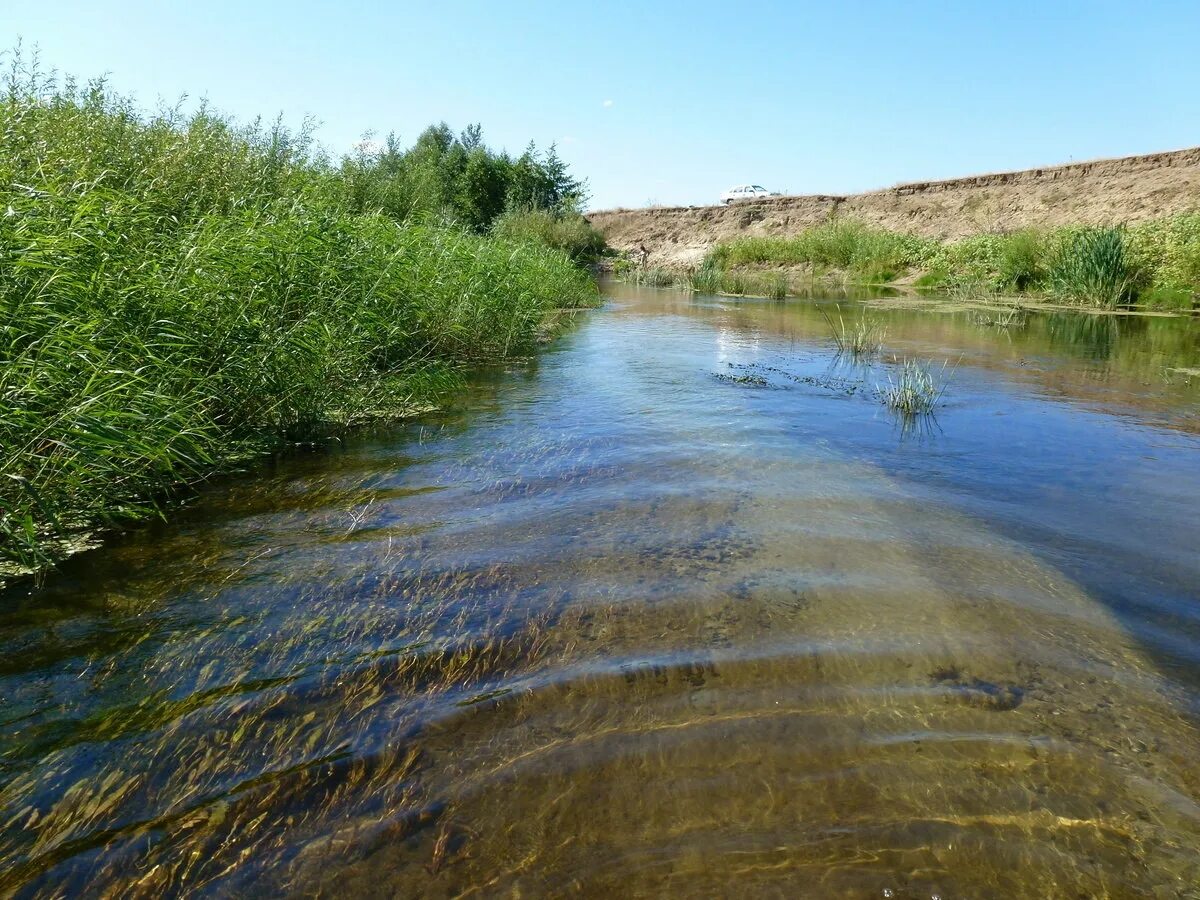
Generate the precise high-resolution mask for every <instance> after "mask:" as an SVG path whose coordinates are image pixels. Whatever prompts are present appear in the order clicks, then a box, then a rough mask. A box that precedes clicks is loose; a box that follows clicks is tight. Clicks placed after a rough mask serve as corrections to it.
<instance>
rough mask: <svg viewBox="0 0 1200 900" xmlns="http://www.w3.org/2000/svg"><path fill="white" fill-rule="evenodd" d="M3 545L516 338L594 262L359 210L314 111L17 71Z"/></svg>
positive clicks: (36, 563) (4, 265) (99, 516)
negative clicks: (319, 145) (305, 123)
mask: <svg viewBox="0 0 1200 900" xmlns="http://www.w3.org/2000/svg"><path fill="white" fill-rule="evenodd" d="M0 133H2V134H3V135H4V139H3V141H0V352H2V353H3V358H4V365H3V366H2V367H0V397H3V403H2V404H0V565H7V567H8V570H9V571H10V572H11V571H14V570H30V569H37V568H38V567H40V566H44V565H45V564H47V563H49V562H51V561H53V560H54V559H55V558H57V557H58V556H60V555H62V553H64V552H66V551H68V550H69V549H70V548H71V546H72V544H73V542H76V541H78V540H80V539H81V536H82V535H83V534H85V533H86V532H88V531H89V530H91V529H94V528H96V527H99V526H105V525H112V524H117V523H120V522H124V521H128V520H130V519H137V518H143V517H145V516H148V515H153V514H155V513H156V512H158V511H159V510H160V509H161V507H162V504H163V501H164V500H165V499H167V498H169V496H170V492H171V491H172V490H173V489H175V488H177V487H179V486H181V485H187V484H190V483H193V482H196V481H198V480H201V479H203V478H205V477H207V476H208V475H209V474H211V473H213V472H215V471H218V470H220V469H222V468H227V467H228V466H230V465H232V464H236V463H237V462H238V461H239V460H241V459H244V458H245V457H247V456H248V455H250V454H256V453H261V452H264V451H267V450H270V449H273V448H277V447H279V446H282V445H283V444H285V443H288V442H295V441H308V440H313V439H314V438H319V437H321V436H322V435H324V434H326V433H327V432H328V431H329V430H330V429H333V428H338V427H342V426H345V425H347V424H350V423H354V422H357V421H362V420H364V419H369V418H374V417H379V416H394V415H400V414H403V413H406V412H410V411H412V410H414V409H419V408H422V407H424V406H427V405H428V403H429V402H430V401H431V399H435V398H436V397H438V396H439V395H440V394H441V393H442V392H443V391H445V390H446V389H448V388H450V387H452V386H454V385H455V384H457V383H458V382H459V380H460V376H459V375H458V371H459V370H460V369H461V367H462V366H464V365H467V364H471V363H478V362H486V361H489V360H495V359H499V358H503V357H506V356H510V355H513V354H520V353H526V352H528V351H529V350H531V349H532V348H533V346H534V345H535V343H536V340H537V338H538V336H539V333H540V331H541V329H542V326H543V323H544V322H545V321H546V319H547V316H548V314H549V313H551V312H552V311H553V310H554V309H555V308H557V307H574V306H580V305H586V304H589V303H591V302H593V300H594V296H595V288H594V285H593V283H592V281H591V279H590V278H589V276H588V275H587V273H586V272H585V271H583V270H582V269H580V268H578V267H576V266H574V265H573V264H572V263H571V261H570V260H569V259H568V257H567V256H566V255H565V254H564V253H562V252H560V251H558V250H556V249H553V248H550V247H547V246H545V245H544V244H538V243H533V242H530V241H525V240H522V241H510V240H505V239H499V238H493V237H485V236H481V235H478V234H474V233H470V232H468V231H466V230H460V229H458V228H454V227H425V226H417V225H411V224H406V223H402V222H397V221H396V220H394V219H392V218H390V217H388V216H386V215H383V214H380V213H371V212H353V211H352V207H351V205H350V204H349V202H348V201H347V200H346V196H345V193H346V192H345V185H344V183H343V181H342V176H341V175H340V174H339V173H338V172H337V170H336V169H334V168H332V167H331V166H330V165H328V164H327V163H325V162H324V161H323V160H322V159H321V158H320V157H319V156H317V155H315V154H314V153H313V152H312V150H311V146H310V142H309V140H308V138H307V136H306V134H305V133H304V132H300V133H292V132H288V131H287V130H285V129H283V128H281V127H279V126H275V127H270V128H264V127H262V126H260V125H254V126H250V127H239V126H235V125H234V124H232V123H230V122H228V121H226V120H224V119H222V118H220V117H217V116H214V115H213V114H211V112H209V111H208V110H207V109H205V108H201V110H200V111H198V112H197V113H196V114H194V115H192V116H190V117H187V118H184V117H182V116H180V115H178V113H177V112H174V111H167V112H164V113H161V114H159V115H156V116H151V117H145V116H143V115H142V114H141V113H140V112H139V111H138V110H136V109H135V108H134V107H133V106H132V105H131V104H130V102H129V101H127V100H125V99H123V98H120V97H116V96H114V95H112V94H111V93H110V92H108V91H107V90H106V89H105V88H104V86H103V85H102V84H99V83H93V84H90V85H88V86H86V87H79V86H77V85H74V84H72V83H67V84H66V85H64V86H62V87H58V86H56V85H54V84H52V83H49V82H48V81H47V80H46V79H44V78H42V77H41V76H40V75H39V74H38V73H37V72H36V70H34V71H32V72H31V71H28V70H20V69H19V68H18V70H17V71H16V72H15V73H14V74H13V75H12V76H10V77H9V79H8V82H7V85H6V93H5V94H4V95H3V96H0Z"/></svg>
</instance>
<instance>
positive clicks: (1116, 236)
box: [1050, 228, 1136, 306]
mask: <svg viewBox="0 0 1200 900" xmlns="http://www.w3.org/2000/svg"><path fill="white" fill-rule="evenodd" d="M1134 280H1135V273H1134V271H1133V269H1132V267H1131V264H1130V260H1129V255H1128V253H1127V252H1126V250H1125V233H1124V231H1122V230H1121V229H1119V228H1086V229H1082V230H1080V231H1079V232H1077V233H1075V234H1073V235H1071V236H1070V237H1069V238H1067V239H1066V240H1065V241H1064V242H1063V244H1062V246H1061V247H1060V248H1059V252H1058V255H1057V257H1056V259H1055V261H1054V265H1053V268H1052V269H1051V272H1050V286H1051V290H1052V291H1053V293H1054V294H1056V295H1057V296H1059V297H1062V298H1064V299H1066V300H1071V301H1075V302H1078V303H1086V304H1093V305H1097V306H1117V305H1119V304H1121V303H1124V302H1125V301H1127V300H1128V299H1130V297H1131V296H1132V295H1133V294H1134V293H1135V290H1136V288H1135V286H1134Z"/></svg>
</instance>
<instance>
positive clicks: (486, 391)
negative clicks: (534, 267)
mask: <svg viewBox="0 0 1200 900" xmlns="http://www.w3.org/2000/svg"><path fill="white" fill-rule="evenodd" d="M611 294H612V300H611V302H610V303H609V304H608V306H607V307H606V308H605V309H604V310H601V311H598V312H596V313H594V314H591V315H590V316H588V317H586V318H584V319H581V321H580V323H579V326H578V327H577V328H575V329H574V330H572V331H571V332H570V333H569V334H567V335H566V336H565V337H564V338H563V339H562V340H561V341H560V342H559V343H557V344H555V345H553V347H552V348H550V349H549V351H548V352H546V353H544V354H543V355H542V356H541V357H540V358H539V359H538V360H536V361H531V362H530V363H529V364H522V365H520V366H515V367H513V368H512V369H510V370H508V371H502V372H492V373H487V374H485V375H482V376H480V377H479V378H478V379H477V381H476V383H475V385H474V386H473V388H472V390H471V392H470V393H469V394H468V395H467V396H466V397H465V398H464V401H463V403H462V405H461V407H459V408H457V409H454V410H450V411H447V412H445V413H441V414H437V415H430V416H427V417H424V418H422V420H421V421H419V422H414V423H411V424H408V425H404V426H401V427H394V428H389V429H380V430H377V431H375V432H373V433H372V432H363V433H360V434H358V435H356V436H355V437H353V438H352V439H349V440H347V441H345V442H343V443H342V444H340V445H337V446H334V447H331V448H329V449H327V450H325V451H323V452H317V453H305V454H296V455H293V456H290V457H286V458H281V459H279V460H277V461H275V462H274V463H273V464H270V465H265V466H263V467H261V468H259V469H257V470H256V471H254V472H252V473H248V474H247V475H246V476H244V477H239V478H236V479H230V480H227V481H224V482H222V483H221V484H218V485H214V486H213V487H212V489H211V490H210V491H208V492H206V493H205V495H204V496H203V497H202V498H200V499H199V500H198V501H197V502H196V503H195V504H194V506H193V507H192V508H191V509H189V510H187V511H185V512H183V513H182V514H181V515H179V516H178V517H176V518H173V520H172V521H171V522H170V523H169V524H158V525H155V526H152V527H148V528H144V529H140V530H137V531H134V532H131V533H130V534H128V535H126V536H125V537H123V538H120V539H118V540H115V541H113V542H111V543H110V544H109V545H107V546H106V547H104V548H103V549H101V550H99V551H96V552H92V553H87V554H83V555H81V556H79V557H77V558H76V559H74V560H71V561H70V562H68V563H67V564H65V565H64V566H63V568H62V570H61V571H60V572H58V573H57V574H56V575H55V576H53V577H52V578H51V579H50V580H49V581H48V583H47V586H46V588H45V590H44V591H42V592H40V593H38V594H36V595H27V594H25V593H24V592H23V591H22V590H18V589H14V590H11V591H9V592H8V593H7V594H5V595H3V596H2V597H0V604H2V605H0V696H3V697H4V699H5V703H4V707H3V712H2V713H0V717H2V718H0V721H2V722H3V724H4V726H5V727H4V731H3V732H0V863H2V865H0V894H3V893H13V892H15V893H16V894H17V895H19V896H58V895H70V894H78V893H83V892H98V891H107V892H112V893H122V894H128V895H132V896H139V895H150V894H153V895H162V894H167V895H184V894H193V893H213V894H222V895H225V894H239V893H248V892H252V891H253V892H258V893H262V892H266V893H272V894H276V893H279V894H305V895H311V894H315V893H322V892H324V893H338V894H353V895H363V896H385V895H386V896H397V895H401V896H417V895H421V896H458V895H461V894H463V893H465V892H470V891H475V892H480V893H484V894H503V893H509V894H525V895H561V894H567V893H585V894H593V895H600V894H617V893H619V894H622V895H633V896H661V895H682V896H715V895H726V894H730V893H734V892H737V893H750V894H753V893H771V892H776V893H794V892H795V890H796V889H797V886H798V885H800V886H803V890H805V891H806V892H808V893H810V894H812V895H819V896H839V897H840V896H874V897H878V896H884V895H885V893H884V892H885V891H886V892H890V893H891V895H893V896H925V897H928V896H931V895H932V894H935V893H937V894H941V895H942V896H960V895H969V896H978V897H992V896H995V897H1001V896H1076V895H1078V894H1079V893H1080V892H1082V893H1084V894H1086V895H1091V896H1103V895H1110V896H1123V895H1144V894H1152V893H1154V892H1157V893H1158V894H1159V895H1166V896H1186V895H1187V891H1188V890H1191V889H1192V888H1193V887H1194V885H1195V884H1197V883H1200V869H1198V868H1197V860H1196V857H1195V853H1194V847H1195V844H1196V840H1197V838H1198V837H1200V807H1198V805H1197V798H1198V797H1200V754H1198V752H1197V750H1196V748H1197V746H1200V739H1198V737H1200V736H1198V735H1197V734H1196V725H1195V722H1194V721H1193V720H1192V719H1190V718H1189V716H1188V709H1189V706H1190V705H1194V704H1195V702H1196V699H1195V698H1196V696H1197V685H1196V682H1195V680H1194V673H1195V671H1196V670H1197V668H1198V666H1200V627H1198V625H1197V623H1198V622H1200V609H1198V608H1197V606H1196V596H1195V585H1196V584H1198V583H1200V571H1198V570H1197V566H1198V565H1200V563H1198V562H1197V559H1196V555H1195V552H1194V551H1195V547H1196V546H1197V545H1198V544H1200V534H1197V529H1198V528H1200V525H1198V523H1197V521H1196V517H1195V509H1196V505H1197V501H1198V500H1200V467H1197V466H1196V459H1197V458H1198V457H1197V453H1198V451H1200V438H1198V437H1197V433H1198V432H1200V424H1198V422H1197V418H1196V404H1197V395H1196V393H1195V391H1196V386H1195V385H1189V384H1187V383H1185V382H1183V381H1180V380H1171V379H1164V378H1162V377H1161V372H1162V370H1163V369H1164V368H1168V367H1170V368H1184V369H1186V368H1190V367H1195V366H1196V365H1197V353H1196V351H1197V331H1196V327H1197V325H1196V323H1194V322H1189V321H1186V320H1168V319H1163V320H1146V321H1144V322H1142V323H1141V324H1136V323H1134V322H1133V321H1125V320H1122V321H1121V322H1120V323H1117V324H1104V325H1099V324H1095V323H1096V322H1098V321H1103V318H1102V317H1085V316H1072V315H1066V314H1058V313H1054V314H1041V313H1033V314H1030V315H1029V316H1027V317H1025V318H1024V319H1023V320H1022V322H1021V324H1020V325H1019V326H1013V327H1006V328H1003V329H1001V328H996V327H994V326H991V325H981V324H979V321H978V320H977V319H976V318H975V317H974V311H972V310H971V309H968V308H956V307H954V306H952V305H950V304H947V306H946V307H945V309H944V310H939V309H932V308H922V309H906V308H903V307H902V306H896V305H888V304H894V301H895V298H882V299H883V301H884V302H883V305H880V304H879V303H877V302H875V301H871V302H869V303H868V304H865V305H864V304H859V303H857V302H849V301H847V300H846V299H840V303H841V309H840V312H841V314H842V315H844V316H846V317H847V319H853V317H855V316H860V315H870V316H872V317H877V318H878V319H879V320H880V321H881V323H882V324H883V326H885V328H886V332H885V337H884V338H883V339H882V340H883V349H882V351H881V352H880V353H879V354H878V355H872V356H871V358H869V359H858V360H854V359H850V358H848V357H846V356H845V355H843V356H842V357H838V356H837V355H836V353H835V351H834V348H833V347H832V345H831V341H830V335H829V331H828V323H827V322H826V321H825V320H824V318H823V317H822V316H821V314H820V309H819V308H818V307H819V305H820V304H818V303H814V302H807V301H785V302H768V301H749V300H747V301H735V300H731V299H729V298H711V297H692V296H691V295H686V294H682V293H677V292H670V291H661V290H652V289H636V288H624V287H614V288H612V290H611ZM879 299H880V298H876V300H879ZM1085 320H1088V321H1085ZM1010 325H1012V323H1010ZM904 359H918V360H925V361H930V362H933V363H936V364H937V365H939V366H940V364H941V362H942V361H944V360H951V361H952V362H951V367H952V369H953V371H952V374H951V375H949V376H948V377H949V378H950V385H949V388H948V390H947V391H946V392H945V394H944V395H943V397H942V399H941V401H940V403H939V405H938V406H937V408H936V409H935V411H934V415H933V416H929V417H918V418H916V419H905V418H904V417H899V418H897V417H896V416H894V415H892V414H891V413H890V412H889V411H888V409H887V408H886V406H885V405H884V404H883V403H881V402H880V398H879V389H880V386H881V385H882V384H885V383H886V382H887V379H888V376H889V375H890V374H894V372H895V371H896V367H897V366H898V365H899V364H900V362H901V361H902V360H904ZM958 360H961V361H960V362H958V363H957V364H955V362H954V361H958ZM714 376H717V377H714Z"/></svg>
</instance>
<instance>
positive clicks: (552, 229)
mask: <svg viewBox="0 0 1200 900" xmlns="http://www.w3.org/2000/svg"><path fill="white" fill-rule="evenodd" d="M492 234H493V235H495V236H496V237H501V238H506V239H508V240H512V241H520V242H530V241H532V242H533V243H536V244H542V245H544V246H547V247H553V248H555V249H556V250H561V251H563V252H564V253H566V254H567V255H568V256H570V257H571V258H572V259H574V260H576V261H578V262H583V263H591V262H595V261H596V260H597V259H599V258H600V256H601V255H603V253H604V251H605V250H606V249H607V248H606V246H605V243H604V236H603V235H602V234H600V232H599V231H597V230H596V229H595V228H593V227H592V225H591V223H589V222H588V221H587V219H585V218H584V217H583V216H582V215H580V214H579V213H577V212H572V211H567V212H554V211H552V210H548V209H526V210H510V211H508V212H506V213H504V214H503V215H501V216H500V218H498V219H497V220H496V222H495V224H493V225H492Z"/></svg>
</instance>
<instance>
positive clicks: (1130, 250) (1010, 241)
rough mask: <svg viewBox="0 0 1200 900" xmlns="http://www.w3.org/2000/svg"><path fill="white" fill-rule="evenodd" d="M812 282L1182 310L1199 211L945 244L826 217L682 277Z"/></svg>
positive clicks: (722, 254)
mask: <svg viewBox="0 0 1200 900" xmlns="http://www.w3.org/2000/svg"><path fill="white" fill-rule="evenodd" d="M781 279H782V280H781ZM814 280H817V281H820V280H827V281H839V282H845V283H857V284H904V285H907V286H911V287H913V288H916V289H926V290H938V291H953V292H962V293H970V294H1015V295H1021V294H1025V295H1032V296H1038V297H1045V298H1050V299H1054V300H1058V301H1062V302H1069V303H1077V304H1080V305H1084V306H1102V307H1115V306H1122V305H1133V306H1140V307H1144V308H1149V309H1179V310H1187V309H1192V308H1194V307H1195V306H1196V304H1197V300H1198V299H1200V214H1194V215H1184V216H1176V217H1174V218H1171V219H1163V220H1158V221H1150V222H1142V223H1139V224H1136V225H1131V226H1129V227H1128V228H1085V227H1074V228H1059V229H1052V230H1036V229H1025V230H1022V231H1016V232H1011V233H1006V234H979V235H976V236H973V237H968V238H965V239H963V240H960V241H955V242H945V241H937V240H933V239H929V238H922V237H918V236H916V235H911V234H903V233H900V232H893V231H886V230H882V229H877V228H872V227H869V226H867V225H864V224H861V223H858V222H854V221H835V222H831V223H829V224H826V225H822V226H819V227H816V228H811V229H808V230H807V231H804V232H802V233H800V234H798V235H796V236H793V237H743V238H738V239H735V240H732V241H728V242H725V243H721V244H718V245H717V246H716V247H715V248H714V249H713V250H712V251H711V252H710V253H709V254H708V255H707V257H706V258H705V260H704V261H703V263H702V264H701V265H700V266H699V267H697V268H696V269H695V270H694V271H693V272H692V273H691V274H690V276H689V282H690V283H691V284H692V286H693V287H694V288H695V289H696V290H701V291H718V292H723V293H735V294H741V293H756V294H762V295H763V296H779V295H782V294H783V293H787V292H788V291H789V287H790V285H791V284H792V283H801V282H812V281H814Z"/></svg>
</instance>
